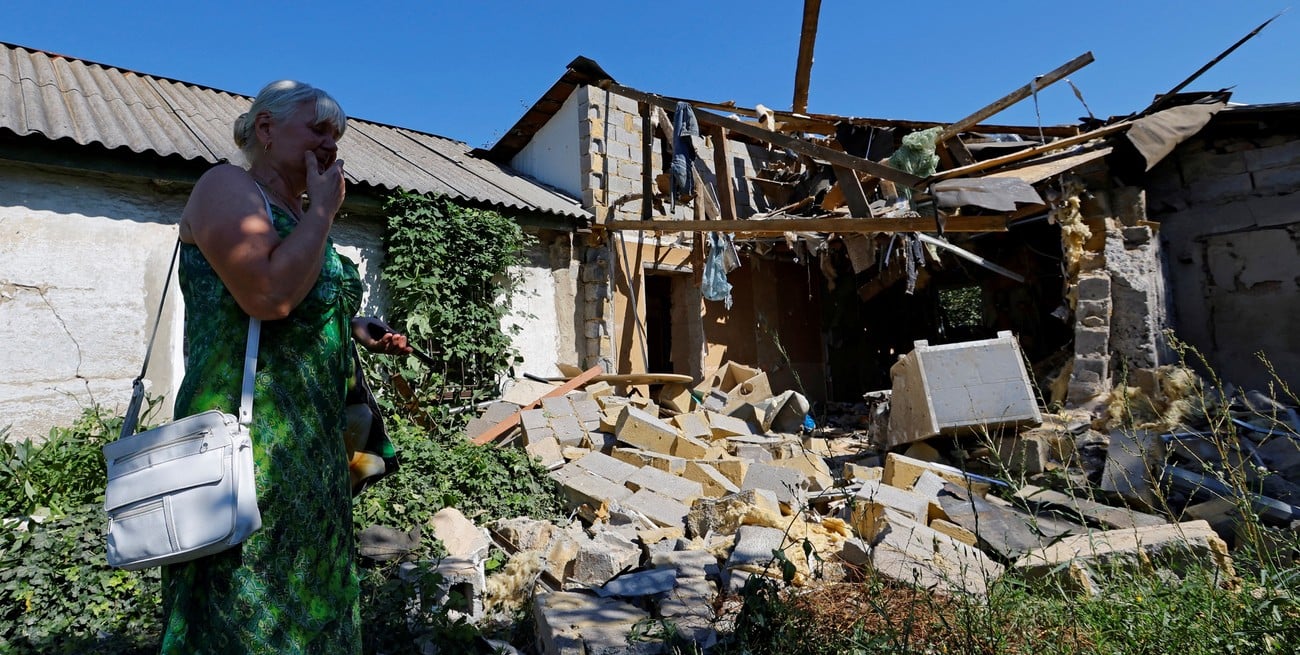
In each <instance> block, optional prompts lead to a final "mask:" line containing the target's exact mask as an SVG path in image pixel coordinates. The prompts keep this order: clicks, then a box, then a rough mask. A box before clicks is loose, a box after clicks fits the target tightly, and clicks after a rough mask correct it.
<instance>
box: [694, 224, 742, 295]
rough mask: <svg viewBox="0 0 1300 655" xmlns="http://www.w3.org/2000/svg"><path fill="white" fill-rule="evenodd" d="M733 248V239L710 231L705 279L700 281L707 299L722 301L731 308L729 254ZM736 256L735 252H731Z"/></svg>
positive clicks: (702, 293)
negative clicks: (728, 277)
mask: <svg viewBox="0 0 1300 655" xmlns="http://www.w3.org/2000/svg"><path fill="white" fill-rule="evenodd" d="M731 250H732V246H731V239H730V238H728V237H727V236H726V235H725V234H718V233H717V232H710V233H709V254H708V256H707V257H706V258H705V260H704V279H703V280H701V281H700V294H701V295H703V296H704V299H705V300H712V301H714V302H718V301H721V302H722V303H723V306H724V307H726V308H727V309H731V283H730V282H728V281H727V270H728V269H727V256H728V254H729V252H728V251H731ZM730 254H731V255H732V256H733V257H734V255H735V254H734V252H733V253H730Z"/></svg>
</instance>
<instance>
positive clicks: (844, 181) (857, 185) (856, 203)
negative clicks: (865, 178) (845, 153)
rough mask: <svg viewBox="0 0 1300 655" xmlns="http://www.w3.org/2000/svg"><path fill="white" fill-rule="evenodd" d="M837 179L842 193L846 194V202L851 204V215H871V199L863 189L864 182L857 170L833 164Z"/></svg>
mask: <svg viewBox="0 0 1300 655" xmlns="http://www.w3.org/2000/svg"><path fill="white" fill-rule="evenodd" d="M831 168H833V169H834V170H835V179H836V180H837V181H838V182H839V187H840V193H843V194H844V204H846V205H848V206H849V215H850V216H853V217H855V218H870V217H871V201H870V200H867V194H866V192H864V191H863V190H862V182H861V181H859V180H858V174H857V172H855V171H853V170H851V169H848V168H844V167H843V166H832V167H831Z"/></svg>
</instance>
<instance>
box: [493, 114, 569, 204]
mask: <svg viewBox="0 0 1300 655" xmlns="http://www.w3.org/2000/svg"><path fill="white" fill-rule="evenodd" d="M580 148H581V146H580V144H579V141H578V94H576V93H570V94H569V97H568V98H566V99H565V101H564V104H563V105H561V106H560V110H559V111H558V112H556V114H555V116H553V117H552V118H551V120H549V121H547V123H546V124H545V125H543V126H542V129H540V130H538V131H537V134H535V135H533V138H532V140H531V141H529V142H528V145H527V146H525V147H524V149H523V150H522V151H520V152H519V154H517V155H515V157H514V159H512V160H511V161H510V165H511V166H512V167H513V168H514V169H515V170H517V171H519V172H521V173H523V174H524V175H527V176H529V177H531V178H533V179H535V180H538V181H539V182H542V183H543V184H548V185H550V186H553V187H555V188H557V189H559V190H561V191H564V192H565V193H568V194H569V195H572V196H574V197H577V198H581V197H582V170H581V157H580V154H579V153H580Z"/></svg>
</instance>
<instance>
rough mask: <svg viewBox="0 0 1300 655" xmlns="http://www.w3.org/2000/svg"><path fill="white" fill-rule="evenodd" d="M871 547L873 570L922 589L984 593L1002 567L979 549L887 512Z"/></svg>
mask: <svg viewBox="0 0 1300 655" xmlns="http://www.w3.org/2000/svg"><path fill="white" fill-rule="evenodd" d="M879 520H880V522H881V523H882V525H880V526H877V527H876V528H875V529H874V532H875V533H876V535H877V537H876V539H875V541H874V542H873V543H872V547H871V565H872V567H873V568H874V569H875V570H876V572H878V573H880V574H881V575H884V576H885V577H888V578H891V579H893V580H896V581H898V582H902V583H904V584H915V585H917V586H919V587H921V588H923V589H937V590H940V591H948V592H960V593H968V594H972V595H976V596H984V595H987V593H988V589H989V586H990V585H992V584H993V582H994V581H996V580H997V579H998V578H1000V577H1001V576H1002V573H1003V571H1004V567H1003V566H1002V565H1001V564H998V563H997V562H995V561H993V560H991V559H989V558H988V556H986V555H985V554H984V553H982V552H980V550H979V549H978V548H975V547H973V546H969V545H967V544H963V543H961V542H959V541H957V540H955V539H953V538H951V537H949V536H947V535H944V534H941V533H939V532H937V531H935V530H933V529H931V528H929V527H926V526H924V525H921V524H919V523H914V522H911V521H909V520H907V519H906V518H904V517H902V516H900V515H897V514H893V513H892V512H886V513H884V514H882V515H881V516H880V518H879Z"/></svg>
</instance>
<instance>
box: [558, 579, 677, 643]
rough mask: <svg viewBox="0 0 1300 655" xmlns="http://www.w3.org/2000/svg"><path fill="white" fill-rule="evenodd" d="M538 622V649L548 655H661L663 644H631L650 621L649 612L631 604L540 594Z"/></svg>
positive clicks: (577, 595) (574, 595) (562, 593)
mask: <svg viewBox="0 0 1300 655" xmlns="http://www.w3.org/2000/svg"><path fill="white" fill-rule="evenodd" d="M533 616H534V617H536V620H537V641H538V650H540V651H541V652H542V653H544V654H545V655H589V654H591V653H595V652H608V653H638V654H640V653H658V652H661V651H662V644H648V645H649V646H653V647H655V648H654V649H653V650H644V649H642V646H641V644H644V643H646V642H638V643H631V642H629V640H628V635H630V634H632V631H633V629H634V628H635V626H637V625H638V624H640V623H642V622H644V621H646V620H648V619H649V618H650V614H649V612H646V611H645V610H642V609H640V608H638V607H636V606H634V605H631V604H629V603H626V602H623V601H620V600H617V599H613V598H598V597H595V596H588V595H586V594H581V593H576V592H565V591H560V592H553V593H547V594H538V595H537V597H536V599H535V600H534V601H533Z"/></svg>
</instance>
